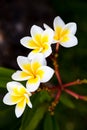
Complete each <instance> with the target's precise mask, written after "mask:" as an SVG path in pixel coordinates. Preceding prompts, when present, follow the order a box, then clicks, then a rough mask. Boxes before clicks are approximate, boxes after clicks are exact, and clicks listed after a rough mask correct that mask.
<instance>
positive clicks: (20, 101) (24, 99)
mask: <svg viewBox="0 0 87 130" xmlns="http://www.w3.org/2000/svg"><path fill="white" fill-rule="evenodd" d="M7 90H8V93H7V94H6V95H5V97H4V98H3V102H4V103H5V104H7V105H14V104H16V107H15V114H16V116H17V118H18V117H20V116H21V115H22V114H23V112H24V110H25V107H26V104H27V105H28V106H29V107H30V108H32V104H31V102H30V99H29V97H30V96H31V93H29V92H28V91H27V89H26V88H25V87H24V86H23V85H22V84H21V83H18V82H15V81H12V82H8V83H7Z"/></svg>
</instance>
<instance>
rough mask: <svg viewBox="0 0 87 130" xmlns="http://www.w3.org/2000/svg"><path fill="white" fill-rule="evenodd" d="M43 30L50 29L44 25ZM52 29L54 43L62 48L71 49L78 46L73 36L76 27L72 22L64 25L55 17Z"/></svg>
mask: <svg viewBox="0 0 87 130" xmlns="http://www.w3.org/2000/svg"><path fill="white" fill-rule="evenodd" d="M44 27H45V29H51V28H50V27H49V26H48V25H46V24H44ZM53 27H54V37H53V39H54V43H59V44H61V45H62V46H63V47H66V48H68V47H73V46H75V45H77V44H78V40H77V38H76V37H75V36H74V35H75V33H76V30H77V25H76V23H74V22H70V23H68V24H65V23H64V21H63V20H62V19H61V18H60V17H59V16H57V17H56V18H55V19H54V21H53Z"/></svg>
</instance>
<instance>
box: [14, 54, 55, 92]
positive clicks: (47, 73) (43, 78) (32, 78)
mask: <svg viewBox="0 0 87 130" xmlns="http://www.w3.org/2000/svg"><path fill="white" fill-rule="evenodd" d="M29 57H30V56H28V57H23V56H19V57H18V58H17V62H18V65H19V66H20V68H21V70H22V71H20V70H19V71H16V72H15V73H14V74H13V75H12V79H14V80H17V81H24V80H28V81H27V83H26V87H27V89H28V91H29V92H34V91H35V90H37V89H38V87H39V85H40V83H44V82H47V81H49V80H50V79H51V77H52V76H53V74H54V70H53V69H52V68H50V67H48V66H46V60H45V58H44V56H43V54H41V53H37V54H36V55H33V57H32V58H31V59H30V58H29Z"/></svg>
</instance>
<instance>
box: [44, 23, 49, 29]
mask: <svg viewBox="0 0 87 130" xmlns="http://www.w3.org/2000/svg"><path fill="white" fill-rule="evenodd" d="M43 26H44V28H45V29H51V28H50V26H48V25H47V24H45V23H44V24H43Z"/></svg>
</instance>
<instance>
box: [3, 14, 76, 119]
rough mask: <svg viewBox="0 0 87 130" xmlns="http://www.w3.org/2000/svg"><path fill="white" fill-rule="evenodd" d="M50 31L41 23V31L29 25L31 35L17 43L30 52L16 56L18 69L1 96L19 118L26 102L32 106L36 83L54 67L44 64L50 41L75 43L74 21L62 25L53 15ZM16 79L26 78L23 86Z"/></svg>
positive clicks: (60, 20)
mask: <svg viewBox="0 0 87 130" xmlns="http://www.w3.org/2000/svg"><path fill="white" fill-rule="evenodd" d="M53 27H54V30H53V29H51V28H50V27H49V26H48V25H47V24H44V28H45V29H44V30H43V29H42V28H41V27H39V26H37V25H33V26H32V27H31V30H30V34H31V36H26V37H24V38H22V39H21V40H20V43H21V44H22V45H23V46H24V47H26V48H29V49H32V51H31V52H30V53H29V55H28V56H27V57H24V56H18V57H17V63H18V66H19V67H20V69H21V70H17V71H16V72H15V73H14V74H13V75H12V79H13V80H15V81H11V82H9V83H7V90H8V93H7V94H6V95H5V97H4V98H3V102H4V103H5V104H7V105H14V104H16V108H15V114H16V116H17V117H20V116H21V115H22V114H23V112H24V109H25V106H26V104H27V105H28V106H29V107H30V108H32V104H31V101H30V96H31V95H32V92H35V91H36V90H37V89H38V88H39V86H40V83H45V82H47V81H49V80H50V79H51V78H52V76H53V74H54V70H53V69H52V68H51V67H49V66H47V61H46V58H47V57H48V56H50V55H51V53H52V48H51V44H60V45H62V46H63V47H66V48H69V47H73V46H75V45H77V44H78V41H77V38H76V37H75V33H76V30H77V26H76V23H73V22H72V23H68V24H66V25H65V23H64V22H63V20H62V19H61V18H60V17H59V16H57V17H56V18H55V19H54V21H53ZM17 81H26V87H24V86H23V85H22V84H21V83H19V82H17Z"/></svg>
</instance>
